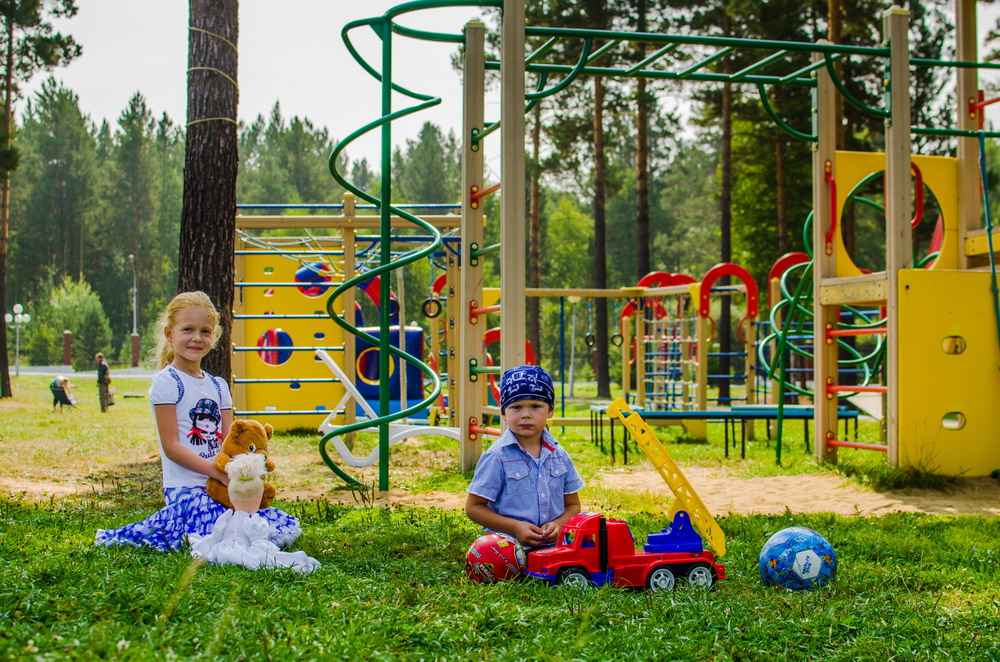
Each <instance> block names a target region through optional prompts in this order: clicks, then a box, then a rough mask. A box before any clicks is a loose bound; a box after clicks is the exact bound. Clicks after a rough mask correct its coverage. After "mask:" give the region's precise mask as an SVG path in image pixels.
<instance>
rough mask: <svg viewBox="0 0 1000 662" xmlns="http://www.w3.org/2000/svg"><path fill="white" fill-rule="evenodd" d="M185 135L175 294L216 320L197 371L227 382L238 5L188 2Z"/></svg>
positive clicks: (217, 0)
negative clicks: (194, 296)
mask: <svg viewBox="0 0 1000 662" xmlns="http://www.w3.org/2000/svg"><path fill="white" fill-rule="evenodd" d="M189 9H190V23H191V26H192V28H191V30H190V33H189V43H188V67H189V72H188V111H187V119H188V127H187V140H186V146H185V155H184V159H185V161H184V207H183V211H182V215H181V232H180V260H179V261H178V278H177V281H178V282H177V288H178V291H180V292H184V291H190V290H202V291H204V292H205V293H207V294H208V295H209V297H211V299H212V301H213V302H214V303H215V305H216V306H217V307H218V309H219V313H220V315H221V316H222V319H221V324H222V329H223V333H222V338H221V339H220V340H219V345H218V347H217V348H216V349H215V350H213V351H212V352H210V353H209V354H208V356H207V357H206V358H205V361H204V362H203V364H202V366H203V367H204V368H205V370H207V371H208V372H210V373H212V374H215V375H219V376H220V377H224V378H226V379H227V380H228V379H231V376H232V374H231V373H232V371H231V368H230V365H231V350H230V346H231V342H230V337H231V326H232V312H233V242H234V240H235V235H236V224H235V218H236V174H237V169H238V165H239V157H238V147H237V134H236V129H237V124H236V108H237V104H238V102H239V90H238V88H237V86H236V81H237V80H238V79H237V52H236V44H237V40H238V34H239V21H238V18H239V3H238V0H190V2H189Z"/></svg>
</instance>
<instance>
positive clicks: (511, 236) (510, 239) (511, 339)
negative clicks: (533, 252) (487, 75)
mask: <svg viewBox="0 0 1000 662" xmlns="http://www.w3.org/2000/svg"><path fill="white" fill-rule="evenodd" d="M500 40H501V43H500V105H501V110H500V121H501V140H502V147H501V157H500V160H501V166H500V181H501V182H502V184H503V187H502V188H501V189H500V193H501V196H500V283H501V285H500V301H501V308H500V328H502V329H503V335H502V336H501V338H500V365H501V366H502V368H503V369H505V370H506V369H507V368H512V367H515V366H518V365H522V364H523V363H524V361H525V353H524V339H525V335H526V334H525V329H526V324H527V319H526V318H527V315H526V313H525V300H524V288H525V278H526V272H527V263H526V260H525V254H524V253H525V237H526V235H525V214H524V205H525V197H524V176H525V165H524V0H505V2H504V8H503V25H502V27H501V33H500Z"/></svg>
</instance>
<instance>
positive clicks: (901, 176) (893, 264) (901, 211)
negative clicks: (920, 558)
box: [835, 6, 913, 466]
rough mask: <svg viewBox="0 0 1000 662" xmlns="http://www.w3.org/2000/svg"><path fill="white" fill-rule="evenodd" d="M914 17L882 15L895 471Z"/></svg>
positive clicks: (890, 426)
mask: <svg viewBox="0 0 1000 662" xmlns="http://www.w3.org/2000/svg"><path fill="white" fill-rule="evenodd" d="M909 16H910V13H909V12H908V11H906V10H905V9H901V8H900V7H897V6H893V7H891V8H889V9H887V10H886V11H885V12H884V13H883V14H882V24H883V34H884V35H886V37H887V38H888V40H889V48H890V52H889V63H890V73H889V80H888V81H887V83H888V90H887V99H888V102H889V103H888V105H889V107H890V108H891V109H892V116H891V117H890V118H889V120H888V122H887V123H886V130H885V272H886V308H887V311H888V324H887V327H888V331H887V335H886V342H887V354H886V386H887V387H888V391H889V392H888V396H887V407H886V409H887V411H886V443H887V444H888V446H889V464H890V466H896V465H897V463H898V459H899V358H900V357H899V291H898V289H899V271H900V269H908V268H910V267H911V266H912V260H913V234H912V228H911V227H910V219H911V218H912V216H913V209H912V205H911V196H910V150H911V144H910V60H909V58H910V47H909V46H910V45H909V39H908V36H907V28H908V24H909ZM835 423H836V421H835Z"/></svg>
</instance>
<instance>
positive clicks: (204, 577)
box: [0, 497, 1000, 660]
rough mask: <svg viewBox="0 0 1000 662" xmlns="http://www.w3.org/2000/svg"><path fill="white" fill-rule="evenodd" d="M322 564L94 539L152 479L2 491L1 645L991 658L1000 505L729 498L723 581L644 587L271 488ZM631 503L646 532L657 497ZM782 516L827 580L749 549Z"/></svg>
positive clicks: (10, 654) (122, 655)
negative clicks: (28, 495) (258, 560)
mask: <svg viewBox="0 0 1000 662" xmlns="http://www.w3.org/2000/svg"><path fill="white" fill-rule="evenodd" d="M280 505H282V506H283V507H285V508H286V509H289V510H291V511H292V512H294V513H295V514H297V515H298V516H299V517H301V518H302V520H303V524H304V529H305V533H304V535H303V536H302V538H301V539H300V541H299V544H298V545H297V547H299V548H301V549H304V550H306V551H307V552H308V553H309V554H311V555H313V556H315V557H316V558H318V559H319V560H320V561H321V562H322V564H323V567H322V568H320V569H319V570H317V571H316V572H315V573H314V574H312V575H310V576H306V577H300V576H297V575H295V574H294V573H292V572H290V571H258V572H249V571H246V570H242V569H238V568H232V567H214V566H199V565H198V564H195V563H193V562H192V561H191V559H190V558H189V557H188V556H187V555H186V554H183V553H177V554H158V553H155V552H148V551H144V550H135V549H127V548H115V549H108V548H98V547H95V546H93V544H92V540H93V535H94V530H95V529H96V528H98V527H105V526H112V525H117V524H122V523H125V522H129V521H133V520H136V519H138V518H140V517H142V516H144V515H146V514H148V513H149V512H150V511H151V510H152V509H154V508H155V507H156V506H157V502H156V500H155V499H154V498H148V499H147V498H140V499H138V500H135V501H132V502H131V503H130V504H128V505H126V504H125V503H123V502H121V501H114V502H109V501H107V500H106V498H105V497H101V498H95V497H89V498H83V499H69V500H63V501H57V502H54V503H52V504H48V505H39V504H35V503H29V502H26V501H23V500H17V499H3V500H0V519H2V523H3V526H2V529H0V558H2V561H3V563H2V564H0V616H2V617H3V621H2V622H3V625H2V629H3V632H4V637H3V638H0V658H3V659H30V658H33V657H35V658H37V659H71V658H72V659H96V658H110V659H136V660H146V659H171V658H173V659H215V658H220V657H221V658H223V659H237V658H239V659H262V660H263V659H359V658H362V659H384V660H391V659H475V660H482V659H500V660H508V659H594V660H600V659H714V660H771V659H775V658H776V657H779V658H786V659H792V660H798V659H823V660H856V659H862V660H876V659H882V660H889V659H899V660H940V659H964V660H990V659H993V660H997V659H1000V599H998V596H997V592H996V587H997V585H998V584H1000V569H998V562H1000V552H998V549H997V540H998V539H1000V521H998V520H997V519H996V518H990V519H987V518H977V517H952V518H946V517H939V516H919V515H910V514H894V515H889V516H886V517H881V518H870V519H861V518H842V517H834V516H828V515H809V516H806V515H795V514H792V513H787V514H785V515H783V516H751V517H740V516H737V517H726V518H722V519H721V521H720V523H721V525H722V527H723V529H725V531H726V534H727V538H728V543H729V553H728V554H727V556H726V557H725V559H724V561H725V563H726V564H727V573H728V574H729V580H728V581H725V582H722V583H720V584H719V585H718V587H717V588H716V589H715V590H712V591H697V590H691V589H686V590H685V588H678V589H677V590H676V591H674V592H673V593H670V594H657V595H652V594H649V593H645V592H633V591H626V590H622V589H600V590H594V591H590V592H580V591H572V590H563V589H559V588H555V589H551V588H547V587H543V586H538V585H534V584H527V583H524V584H507V585H498V586H491V587H489V586H488V587H482V586H475V585H473V584H471V583H470V582H468V581H467V580H466V579H465V577H464V573H463V568H462V563H463V558H464V552H465V549H466V548H467V546H468V544H469V542H470V541H471V540H472V539H474V538H475V537H476V535H477V531H476V529H475V527H474V526H473V525H472V524H471V523H470V522H468V521H467V520H466V519H465V518H464V517H463V516H462V515H461V514H459V513H454V512H442V511H437V510H429V509H420V508H350V507H345V506H331V505H326V504H320V503H315V502H314V503H305V502H301V503H298V504H295V503H284V504H280ZM612 514H618V515H627V516H628V518H629V521H630V524H631V525H632V527H633V530H634V531H635V532H636V534H637V536H636V537H637V544H642V542H643V538H644V535H643V534H645V533H647V532H650V531H656V530H659V529H660V528H662V527H663V526H665V525H666V520H665V518H664V517H663V516H653V515H649V514H643V513H612ZM789 525H804V526H810V527H812V528H815V529H818V530H820V531H822V532H823V533H824V534H825V535H826V536H827V537H828V538H829V539H830V540H831V541H832V542H833V544H834V546H835V548H836V549H837V551H838V554H839V557H840V572H839V575H838V577H837V578H836V580H835V581H834V582H833V583H832V584H831V585H830V586H828V587H826V588H824V589H821V590H818V591H815V592H806V593H791V592H785V591H778V590H773V589H766V588H764V587H763V586H762V585H761V583H760V581H759V577H758V576H757V568H756V556H757V553H758V551H759V549H760V546H761V544H762V542H763V541H764V540H765V539H766V538H767V537H768V536H769V535H770V534H771V533H773V532H775V531H777V530H779V529H781V528H784V527H786V526H789Z"/></svg>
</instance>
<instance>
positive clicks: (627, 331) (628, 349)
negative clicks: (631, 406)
mask: <svg viewBox="0 0 1000 662" xmlns="http://www.w3.org/2000/svg"><path fill="white" fill-rule="evenodd" d="M624 305H628V300H627V299H626V301H625V304H624ZM637 317H638V315H637ZM618 330H619V331H618V332H619V333H621V335H622V346H621V353H622V398H624V399H625V402H628V394H629V393H630V392H631V390H632V366H631V365H630V364H629V361H631V360H632V319H631V318H630V317H625V318H623V319H619V320H618Z"/></svg>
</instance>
